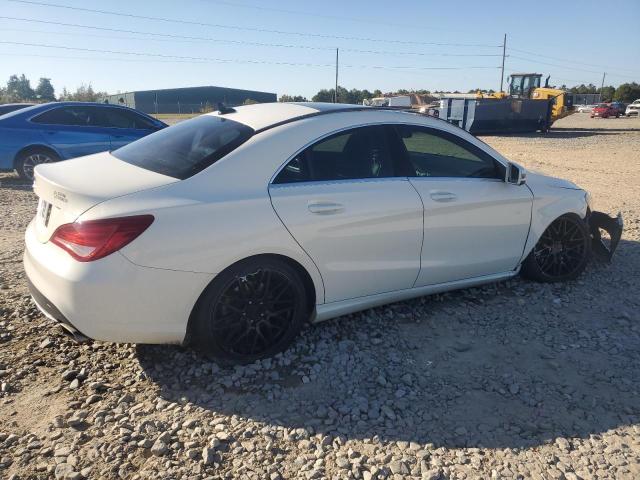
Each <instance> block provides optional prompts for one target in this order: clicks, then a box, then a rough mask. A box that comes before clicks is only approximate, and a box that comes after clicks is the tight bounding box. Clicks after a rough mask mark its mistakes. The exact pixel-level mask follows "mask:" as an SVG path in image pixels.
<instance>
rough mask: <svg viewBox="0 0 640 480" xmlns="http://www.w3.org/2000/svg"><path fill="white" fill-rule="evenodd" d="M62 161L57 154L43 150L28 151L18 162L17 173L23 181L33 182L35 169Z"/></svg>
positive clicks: (22, 154) (21, 155)
mask: <svg viewBox="0 0 640 480" xmlns="http://www.w3.org/2000/svg"><path fill="white" fill-rule="evenodd" d="M58 160H60V157H58V156H57V155H56V154H54V153H52V152H50V151H48V150H45V149H41V148H37V149H33V150H27V151H26V152H23V153H21V154H20V156H19V157H18V158H17V160H16V172H18V175H19V176H20V178H22V179H23V180H29V181H33V169H34V168H35V167H36V165H40V164H41V163H51V162H57V161H58Z"/></svg>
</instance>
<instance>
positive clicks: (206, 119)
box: [112, 115, 254, 180]
mask: <svg viewBox="0 0 640 480" xmlns="http://www.w3.org/2000/svg"><path fill="white" fill-rule="evenodd" d="M253 133H254V132H253V129H252V128H249V127H247V126H246V125H244V124H242V123H238V122H234V121H233V120H229V119H227V118H223V117H214V116H211V115H203V116H201V117H197V118H193V119H191V120H187V121H185V122H181V123H178V124H177V125H174V126H172V127H169V128H165V129H164V130H160V131H159V132H156V133H152V134H151V135H149V136H146V137H144V138H141V139H140V140H137V141H135V142H133V143H130V144H129V145H125V146H124V147H122V148H119V149H117V150H115V151H113V152H112V154H113V156H115V157H116V158H119V159H120V160H122V161H124V162H127V163H130V164H132V165H136V166H138V167H141V168H145V169H147V170H151V171H153V172H157V173H161V174H163V175H168V176H170V177H174V178H179V179H181V180H184V179H185V178H189V177H190V176H192V175H195V174H196V173H198V172H200V171H201V170H204V169H205V168H207V167H208V166H209V165H212V164H213V163H215V162H217V161H218V160H220V159H221V158H222V157H224V156H225V155H227V154H228V153H230V152H232V151H233V150H235V149H236V148H238V147H239V146H240V145H242V144H243V143H244V142H246V141H247V140H248V139H249V138H251V136H252V135H253Z"/></svg>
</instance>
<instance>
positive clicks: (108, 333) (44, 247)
mask: <svg viewBox="0 0 640 480" xmlns="http://www.w3.org/2000/svg"><path fill="white" fill-rule="evenodd" d="M25 244H26V245H25V253H24V259H23V260H24V269H25V273H26V276H27V279H28V283H29V288H30V290H31V295H32V297H33V299H34V301H35V303H36V305H37V306H38V308H39V309H40V310H41V311H42V312H43V313H44V314H45V315H47V316H48V317H49V318H52V319H54V320H56V321H57V322H59V323H60V324H61V325H62V327H63V328H65V330H67V331H68V332H69V333H71V334H72V335H73V336H74V337H75V338H76V339H78V340H83V339H85V338H92V339H95V340H103V341H109V342H122V343H181V342H183V340H184V338H185V334H186V329H187V322H188V319H189V315H190V313H191V310H192V308H193V306H194V305H195V302H196V301H197V299H198V297H199V296H200V293H201V292H202V291H203V290H204V288H205V287H206V286H207V284H208V283H209V282H210V281H211V279H212V275H205V274H200V273H191V272H178V271H173V270H163V269H157V268H147V267H141V266H138V265H135V264H133V263H131V262H130V261H129V260H127V259H126V258H125V257H124V256H123V255H122V254H120V253H118V252H116V253H113V254H111V255H109V256H108V257H105V258H103V259H100V260H96V261H94V262H86V263H83V262H78V261H76V260H74V259H73V258H71V256H70V255H68V254H67V253H66V252H65V251H63V250H62V249H60V248H58V247H57V246H56V245H53V244H51V243H50V242H47V243H41V242H39V241H38V240H37V238H36V236H35V232H34V228H33V222H32V223H31V224H30V225H29V227H28V229H27V232H26V234H25Z"/></svg>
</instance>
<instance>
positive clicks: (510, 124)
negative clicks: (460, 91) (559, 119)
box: [440, 98, 552, 135]
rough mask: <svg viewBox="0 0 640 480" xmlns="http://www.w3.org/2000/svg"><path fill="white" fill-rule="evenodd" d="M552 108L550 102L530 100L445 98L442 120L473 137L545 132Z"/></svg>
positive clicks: (442, 105)
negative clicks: (493, 134) (478, 135)
mask: <svg viewBox="0 0 640 480" xmlns="http://www.w3.org/2000/svg"><path fill="white" fill-rule="evenodd" d="M551 106H552V103H551V101H549V100H531V99H527V98H503V99H496V98H443V99H442V100H441V101H440V118H441V119H443V120H446V121H447V122H449V123H453V124H454V125H457V126H459V127H461V128H464V129H465V130H467V131H468V132H469V133H473V134H474V135H475V134H486V133H510V132H535V131H538V130H540V131H546V130H548V129H549V127H551Z"/></svg>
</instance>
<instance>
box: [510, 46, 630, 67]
mask: <svg viewBox="0 0 640 480" xmlns="http://www.w3.org/2000/svg"><path fill="white" fill-rule="evenodd" d="M509 50H511V51H514V52H520V53H525V54H527V55H533V56H534V57H541V58H548V59H551V60H559V61H561V62H566V63H575V64H577V65H585V66H587V67H595V68H606V69H613V70H622V71H626V72H632V73H635V70H630V69H628V68H620V67H612V66H611V65H601V64H595V63H584V62H576V61H575V60H569V59H567V58H560V57H552V56H549V55H541V54H539V53H534V52H528V51H526V50H520V49H518V48H513V47H509Z"/></svg>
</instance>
